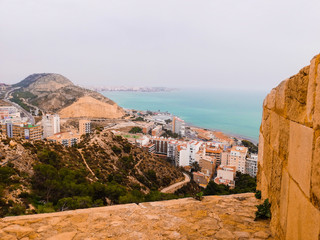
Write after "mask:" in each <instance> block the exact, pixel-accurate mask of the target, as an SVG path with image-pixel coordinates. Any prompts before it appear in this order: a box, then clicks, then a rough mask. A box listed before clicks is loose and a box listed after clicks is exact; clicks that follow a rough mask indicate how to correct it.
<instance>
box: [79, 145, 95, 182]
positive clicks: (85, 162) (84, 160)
mask: <svg viewBox="0 0 320 240" xmlns="http://www.w3.org/2000/svg"><path fill="white" fill-rule="evenodd" d="M78 152H79V153H80V155H81V158H82V160H83V162H84V164H85V165H86V167H87V169H88V170H89V172H90V173H91V174H92V175H93V176H94V178H95V179H96V180H99V179H98V178H97V177H96V175H95V174H94V172H93V171H92V170H91V168H90V167H89V165H88V163H87V161H86V159H85V158H84V156H83V154H82V152H81V149H78Z"/></svg>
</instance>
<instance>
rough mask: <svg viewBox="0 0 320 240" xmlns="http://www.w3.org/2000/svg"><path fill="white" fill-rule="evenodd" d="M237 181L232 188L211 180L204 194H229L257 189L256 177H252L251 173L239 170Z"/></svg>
mask: <svg viewBox="0 0 320 240" xmlns="http://www.w3.org/2000/svg"><path fill="white" fill-rule="evenodd" d="M235 182H236V186H235V188H234V189H230V188H229V186H226V185H223V184H216V183H215V182H214V181H210V182H209V184H208V186H207V187H206V188H205V189H204V195H228V194H237V193H246V192H255V191H256V186H257V183H256V178H253V177H251V176H250V175H249V174H242V173H240V172H237V175H236V178H235Z"/></svg>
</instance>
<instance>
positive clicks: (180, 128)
mask: <svg viewBox="0 0 320 240" xmlns="http://www.w3.org/2000/svg"><path fill="white" fill-rule="evenodd" d="M172 132H173V133H177V134H179V135H181V136H184V135H185V123H184V121H183V120H182V119H180V118H177V117H173V119H172Z"/></svg>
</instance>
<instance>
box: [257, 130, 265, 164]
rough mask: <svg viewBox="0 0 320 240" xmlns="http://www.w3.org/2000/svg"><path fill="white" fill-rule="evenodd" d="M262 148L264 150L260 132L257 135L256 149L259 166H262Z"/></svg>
mask: <svg viewBox="0 0 320 240" xmlns="http://www.w3.org/2000/svg"><path fill="white" fill-rule="evenodd" d="M263 150H264V137H263V135H262V133H261V132H260V135H259V151H258V162H259V164H260V166H261V167H263Z"/></svg>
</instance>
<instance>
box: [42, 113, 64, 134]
mask: <svg viewBox="0 0 320 240" xmlns="http://www.w3.org/2000/svg"><path fill="white" fill-rule="evenodd" d="M41 124H42V128H43V138H47V137H51V136H53V135H54V134H56V133H59V132H60V116H59V115H58V114H54V115H51V114H46V115H44V116H43V117H42V121H41Z"/></svg>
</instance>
